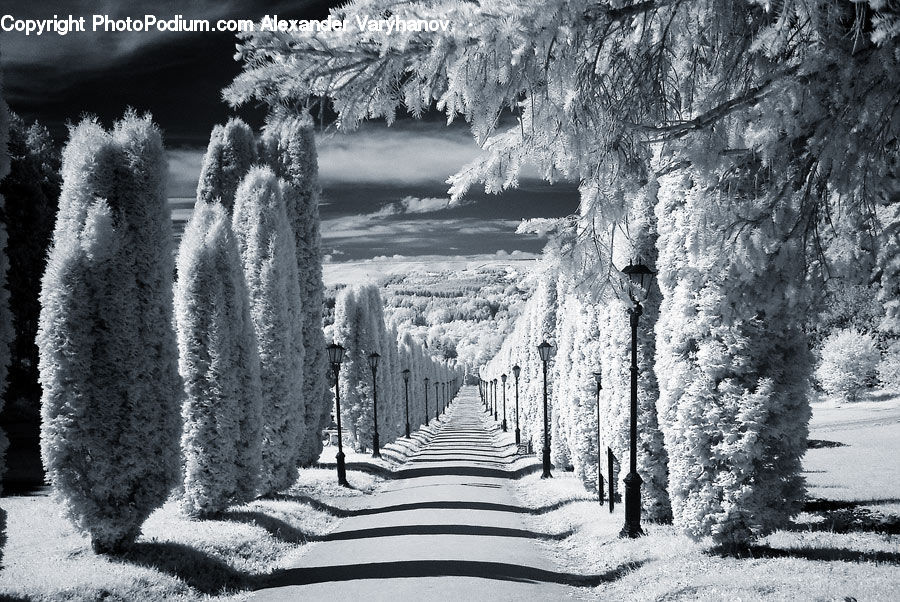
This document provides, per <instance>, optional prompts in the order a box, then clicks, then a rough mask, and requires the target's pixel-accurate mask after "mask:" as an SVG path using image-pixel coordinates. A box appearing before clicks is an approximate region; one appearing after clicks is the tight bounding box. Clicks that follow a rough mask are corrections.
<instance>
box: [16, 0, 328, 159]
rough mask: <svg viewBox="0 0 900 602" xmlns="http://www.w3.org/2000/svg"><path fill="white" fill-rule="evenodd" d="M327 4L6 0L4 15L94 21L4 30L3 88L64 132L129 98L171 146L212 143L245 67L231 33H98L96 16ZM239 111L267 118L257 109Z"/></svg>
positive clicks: (304, 13) (244, 12)
mask: <svg viewBox="0 0 900 602" xmlns="http://www.w3.org/2000/svg"><path fill="white" fill-rule="evenodd" d="M328 4H329V3H327V2H321V1H316V0H301V1H299V2H297V1H294V2H286V1H284V0H281V1H278V0H266V1H257V2H248V1H240V0H239V1H234V0H231V1H225V2H214V1H212V0H195V1H191V2H172V1H169V0H150V1H149V2H147V1H143V2H119V1H115V0H109V1H107V2H87V1H84V0H46V1H44V0H42V1H34V2H24V1H22V0H17V1H16V2H11V1H9V0H0V14H2V15H6V14H9V15H12V16H13V17H15V18H16V19H39V18H41V19H46V18H52V17H53V15H54V14H55V15H59V16H60V17H64V16H68V15H70V14H71V15H74V16H75V17H76V18H77V17H81V16H83V17H85V19H86V21H87V23H88V31H87V32H85V33H79V32H72V33H69V34H67V35H65V36H60V35H58V34H55V33H45V34H43V35H41V36H40V37H38V36H36V35H33V34H32V35H31V36H27V37H26V36H25V35H24V34H23V33H16V32H9V33H0V50H2V66H3V76H4V93H5V96H6V99H7V102H8V103H9V104H10V105H11V106H12V107H13V109H14V110H15V111H17V112H18V113H19V114H20V115H22V116H23V117H25V118H26V119H33V118H39V119H40V120H41V121H42V122H44V123H45V124H46V125H47V126H48V127H50V128H51V129H52V131H53V133H54V135H55V136H58V137H60V138H64V137H65V123H66V122H67V121H74V120H77V119H78V118H79V117H80V116H81V114H83V113H92V114H95V115H98V116H99V117H100V118H101V119H102V120H103V121H104V122H105V123H109V122H111V121H112V120H113V119H115V118H117V117H119V116H121V115H122V111H123V109H124V107H127V106H132V107H134V108H136V109H138V110H139V111H141V112H143V111H145V110H149V111H150V112H151V113H152V114H153V115H154V117H155V118H156V120H157V122H158V123H160V125H161V126H162V127H163V129H164V131H165V134H166V141H167V143H168V144H169V145H174V146H180V145H197V144H205V143H206V141H207V140H208V137H209V131H210V129H212V126H213V125H214V124H216V123H219V122H222V121H224V120H225V118H226V116H227V115H229V114H231V113H232V112H231V111H230V109H229V108H228V107H227V106H226V105H225V104H224V103H223V102H222V101H221V99H220V91H221V90H222V88H223V87H225V86H226V85H228V83H230V82H231V80H232V78H233V77H234V76H235V75H237V73H238V72H239V71H240V64H239V63H238V62H236V61H235V60H234V58H233V57H234V50H235V42H236V39H235V36H234V34H230V33H219V32H210V33H188V32H184V33H178V32H176V33H146V32H108V33H107V32H92V31H91V30H90V28H91V26H90V21H91V16H92V15H93V14H103V15H109V16H110V17H111V18H125V17H129V16H130V17H133V18H138V17H141V18H142V17H143V15H145V14H153V15H156V16H157V17H158V18H160V19H164V18H167V19H171V18H172V17H173V16H174V15H177V14H180V15H183V16H184V18H185V19H192V18H206V19H210V20H216V19H220V18H240V19H253V20H258V19H259V18H261V17H262V16H263V15H266V14H273V13H274V14H278V15H279V16H284V17H288V18H309V19H313V18H315V19H318V18H322V17H324V16H326V15H327V12H328ZM331 4H338V3H336V2H332V3H331ZM242 113H243V114H244V115H245V116H247V117H249V118H250V119H251V120H252V121H256V122H259V121H261V116H262V111H260V110H256V111H254V110H252V109H250V110H244V111H242Z"/></svg>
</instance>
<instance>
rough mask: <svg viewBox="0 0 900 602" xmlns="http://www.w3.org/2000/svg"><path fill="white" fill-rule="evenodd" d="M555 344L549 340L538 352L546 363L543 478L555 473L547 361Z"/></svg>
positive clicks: (539, 347)
mask: <svg viewBox="0 0 900 602" xmlns="http://www.w3.org/2000/svg"><path fill="white" fill-rule="evenodd" d="M552 348H553V346H552V345H551V344H550V343H548V342H547V341H544V342H542V343H541V344H540V345H538V353H539V354H540V355H541V363H543V364H544V458H543V460H544V462H543V464H544V472H543V474H542V475H541V478H542V479H549V478H550V477H552V476H553V475H552V474H550V431H549V423H548V421H547V362H549V361H550V349H552Z"/></svg>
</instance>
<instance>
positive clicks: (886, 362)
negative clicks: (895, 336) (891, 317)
mask: <svg viewBox="0 0 900 602" xmlns="http://www.w3.org/2000/svg"><path fill="white" fill-rule="evenodd" d="M878 382H879V384H880V385H881V386H882V387H884V388H885V389H888V390H891V391H898V390H900V343H898V342H897V341H894V342H893V343H892V344H891V345H889V346H888V348H887V349H885V351H884V355H883V356H882V358H881V361H880V362H878Z"/></svg>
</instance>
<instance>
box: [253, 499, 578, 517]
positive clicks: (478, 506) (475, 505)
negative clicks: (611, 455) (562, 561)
mask: <svg viewBox="0 0 900 602" xmlns="http://www.w3.org/2000/svg"><path fill="white" fill-rule="evenodd" d="M271 499H280V500H285V501H293V502H302V503H305V504H309V505H310V506H312V507H313V508H315V509H316V510H320V511H322V512H327V513H329V514H331V515H332V516H336V517H339V518H346V517H348V516H368V515H371V514H386V513H389V512H405V511H409V510H486V511H491V512H512V513H515V514H531V515H540V514H546V513H548V512H553V511H554V510H559V509H560V508H562V507H563V506H568V505H569V504H574V503H576V502H585V501H587V502H592V501H594V500H591V499H585V498H574V499H568V500H562V501H559V502H556V503H553V504H548V505H546V506H540V507H537V508H524V507H522V506H513V505H512V504H495V503H492V502H464V501H455V500H438V501H428V502H410V503H407V504H394V505H392V506H377V507H374V508H360V509H355V510H354V509H348V508H338V507H337V506H332V505H330V504H326V503H325V502H322V501H319V500H317V499H315V498H312V497H309V496H305V495H278V496H273V497H272V498H271Z"/></svg>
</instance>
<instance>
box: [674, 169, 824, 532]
mask: <svg viewBox="0 0 900 602" xmlns="http://www.w3.org/2000/svg"><path fill="white" fill-rule="evenodd" d="M744 177H746V176H745V175H744V174H740V173H738V174H737V175H736V178H739V180H738V181H736V182H735V181H731V182H729V181H724V182H722V181H718V182H715V183H711V182H707V181H704V179H703V178H702V177H701V176H700V174H699V173H696V172H694V174H693V178H692V179H691V180H688V178H687V177H686V176H681V175H671V176H667V177H666V178H664V179H663V180H661V182H660V184H661V188H660V191H659V204H658V205H657V209H656V211H657V218H658V220H659V243H658V244H659V249H660V256H659V274H660V277H659V286H660V289H661V290H662V294H663V301H662V305H661V308H660V318H659V322H658V325H657V330H656V332H657V363H656V368H657V369H656V374H657V376H658V378H659V389H660V399H659V420H660V424H661V426H662V430H663V433H664V435H665V442H666V447H667V450H668V453H669V494H670V496H671V498H672V506H673V512H674V517H675V521H676V523H677V524H679V525H681V526H682V527H683V528H684V529H685V530H686V532H687V533H688V534H690V535H692V536H694V537H702V536H705V535H710V536H712V537H713V540H714V541H715V542H716V543H717V544H719V545H722V546H723V547H726V548H732V547H735V546H740V545H744V544H746V543H747V542H749V541H752V540H753V539H754V538H755V537H758V536H760V535H764V534H766V533H769V532H771V531H772V530H774V529H777V528H779V527H782V526H784V525H785V524H787V522H788V520H789V519H790V517H791V516H793V515H794V514H796V513H797V512H798V511H799V510H800V508H801V506H802V503H803V497H804V487H803V478H802V476H801V475H800V468H801V464H800V459H801V457H802V456H803V454H804V453H805V452H806V436H807V423H808V420H809V415H810V409H809V402H808V380H809V379H808V375H809V370H810V357H809V356H810V354H809V351H808V347H807V343H806V340H805V336H804V334H803V332H802V331H801V329H800V327H799V326H800V325H799V321H798V320H797V319H796V318H795V316H796V315H797V314H798V313H800V312H802V307H803V303H804V302H805V294H804V291H803V288H802V282H803V279H802V273H803V259H804V257H803V247H802V245H801V243H800V241H796V240H790V239H787V240H786V236H785V230H788V229H790V228H792V227H794V224H795V223H796V220H803V219H804V214H803V211H802V209H803V205H802V204H801V199H800V198H797V197H793V196H791V195H786V196H785V197H782V198H781V199H779V201H778V202H777V204H776V205H775V207H769V206H766V204H767V203H768V202H770V199H768V198H767V197H765V196H762V197H760V198H758V199H756V198H753V197H750V198H748V199H740V197H735V196H731V195H732V194H733V193H735V192H737V193H739V194H740V193H744V192H745V191H744V190H742V189H741V188H740V187H741V186H742V184H744V183H745V182H743V181H742V180H743V178H744ZM758 183H760V184H761V183H762V182H761V181H760V182H758ZM726 186H734V187H735V190H733V191H728V190H727V189H726V190H724V191H723V190H722V188H720V187H726ZM750 194H752V191H751V192H750ZM732 199H733V200H732ZM713 200H715V201H716V202H712V201H713ZM739 200H744V201H745V205H744V207H746V208H747V209H750V208H753V209H755V210H756V212H757V213H756V215H758V218H757V219H756V220H755V221H754V222H753V223H754V226H752V227H747V228H744V229H742V230H740V231H738V232H736V233H733V234H729V235H728V236H726V235H725V232H726V228H728V225H729V224H732V223H734V222H735V221H736V220H737V219H738V218H739V216H738V215H737V212H739V211H741V210H743V209H744V207H741V204H739V202H738V201H739ZM729 201H730V202H729ZM752 215H753V214H751V216H752ZM698 224H702V225H703V226H704V227H698ZM726 241H729V242H726Z"/></svg>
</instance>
